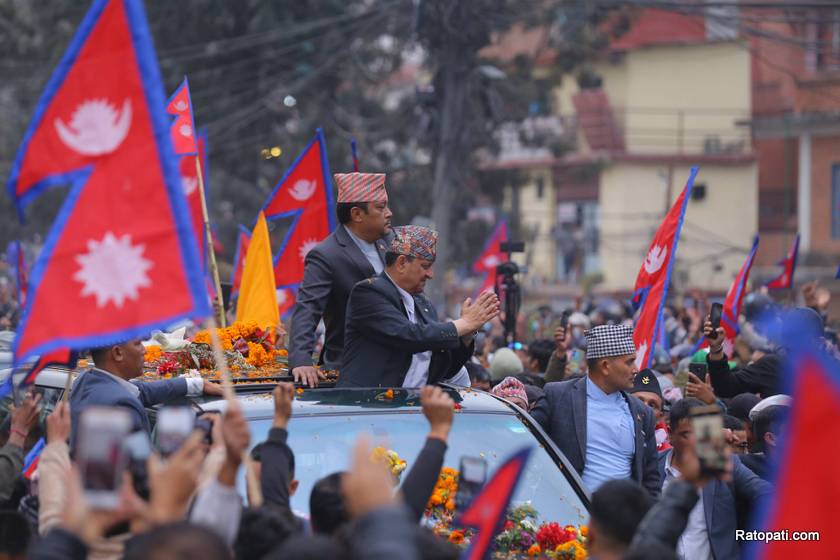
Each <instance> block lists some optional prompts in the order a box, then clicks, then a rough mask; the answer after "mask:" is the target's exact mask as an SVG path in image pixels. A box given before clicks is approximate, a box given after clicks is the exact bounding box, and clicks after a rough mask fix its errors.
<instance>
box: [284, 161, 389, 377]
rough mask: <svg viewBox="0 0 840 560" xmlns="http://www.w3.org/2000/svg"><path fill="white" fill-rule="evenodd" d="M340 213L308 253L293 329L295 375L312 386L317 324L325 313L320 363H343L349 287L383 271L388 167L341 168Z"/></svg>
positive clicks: (291, 345)
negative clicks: (332, 228)
mask: <svg viewBox="0 0 840 560" xmlns="http://www.w3.org/2000/svg"><path fill="white" fill-rule="evenodd" d="M335 183H336V185H337V187H338V204H337V205H336V214H337V215H338V221H339V223H340V225H339V226H338V227H337V228H336V229H335V231H334V232H333V233H331V234H330V235H329V236H328V237H327V238H326V239H324V240H323V241H321V243H319V244H318V245H317V246H315V247H314V248H313V249H312V250H310V251H309V252H308V253H307V254H306V260H305V262H304V272H303V282H301V284H300V289H299V290H298V293H297V300H296V303H295V308H294V311H293V312H292V324H291V329H290V331H291V332H290V334H289V368H290V369H291V370H292V375H293V376H294V378H295V381H297V382H302V383H304V384H306V385H309V386H314V385H315V384H317V382H318V380H319V378H321V375H320V372H319V371H318V370H317V369H316V368H315V363H316V362H315V360H314V359H313V353H314V351H315V338H316V337H315V330H316V329H317V328H318V322H319V321H320V320H321V319H323V320H324V326H325V327H326V333H325V335H324V348H323V350H322V351H321V356H320V357H319V359H318V362H317V363H320V364H323V368H324V369H336V368H338V367H339V365H340V364H341V354H342V350H343V348H344V316H345V310H346V307H347V299H348V298H349V297H350V290H352V289H353V286H354V285H356V283H357V282H359V281H361V280H364V279H365V278H370V277H371V276H374V275H376V274H379V273H380V272H382V270H383V269H384V267H385V249H386V245H385V241H383V238H385V237H386V236H387V235H388V234H389V232H390V230H391V211H390V210H389V209H388V193H387V192H386V191H385V174H384V173H338V174H336V175H335Z"/></svg>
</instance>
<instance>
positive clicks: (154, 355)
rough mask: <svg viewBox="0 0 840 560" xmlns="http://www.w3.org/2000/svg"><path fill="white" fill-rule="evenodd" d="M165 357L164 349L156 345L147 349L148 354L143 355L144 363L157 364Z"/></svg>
mask: <svg viewBox="0 0 840 560" xmlns="http://www.w3.org/2000/svg"><path fill="white" fill-rule="evenodd" d="M162 357H163V349H162V348H161V347H160V346H158V345H156V344H152V345H150V346H147V347H146V353H145V354H144V355H143V361H144V362H156V361H158V360H160V359H161V358H162Z"/></svg>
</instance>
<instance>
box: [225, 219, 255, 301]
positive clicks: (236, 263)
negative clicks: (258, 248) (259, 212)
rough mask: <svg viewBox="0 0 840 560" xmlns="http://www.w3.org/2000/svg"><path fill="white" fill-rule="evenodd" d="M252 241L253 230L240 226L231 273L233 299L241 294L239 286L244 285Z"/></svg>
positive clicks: (231, 295) (231, 294)
mask: <svg viewBox="0 0 840 560" xmlns="http://www.w3.org/2000/svg"><path fill="white" fill-rule="evenodd" d="M250 243H251V232H250V231H248V229H247V228H246V227H245V226H239V232H238V235H237V236H236V253H235V254H234V256H233V272H232V273H231V275H230V297H231V299H233V298H234V297H236V296H237V295H238V294H239V286H241V285H242V272H243V271H244V270H245V255H247V254H248V245H249V244H250Z"/></svg>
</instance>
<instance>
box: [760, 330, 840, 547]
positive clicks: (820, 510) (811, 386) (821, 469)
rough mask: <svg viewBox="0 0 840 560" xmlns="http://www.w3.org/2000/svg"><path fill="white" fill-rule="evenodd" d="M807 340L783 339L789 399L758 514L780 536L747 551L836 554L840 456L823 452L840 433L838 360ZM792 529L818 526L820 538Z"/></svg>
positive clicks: (764, 527) (764, 528) (810, 529)
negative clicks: (800, 536)
mask: <svg viewBox="0 0 840 560" xmlns="http://www.w3.org/2000/svg"><path fill="white" fill-rule="evenodd" d="M789 327H790V326H789ZM793 329H796V327H795V326H793ZM789 330H791V331H792V332H795V331H793V330H792V329H789ZM801 331H802V332H809V331H810V329H808V328H802V329H801ZM793 338H795V337H793ZM809 343H810V344H812V343H813V341H805V340H802V341H796V340H790V339H789V340H788V341H787V345H788V346H789V348H790V351H789V353H788V356H789V364H788V366H789V367H788V368H787V371H786V372H785V373H784V377H783V379H784V383H783V385H782V388H783V390H784V392H785V394H788V395H791V396H792V397H793V399H792V401H793V402H792V405H791V408H790V411H789V414H788V417H787V422H786V427H785V429H784V430H783V432H782V434H781V437H780V438H778V441H780V442H781V445H780V446H779V447H778V448H777V452H776V453H774V457H773V459H774V460H777V463H775V464H774V463H771V467H770V469H771V473H772V474H773V476H772V478H773V481H774V489H775V491H774V492H773V493H772V494H770V495H769V497H768V501H767V503H766V504H764V507H762V508H760V509H761V512H760V515H759V523H758V527H759V528H760V529H761V530H762V531H765V532H769V533H770V534H771V535H775V536H776V538H778V537H779V536H781V537H782V540H773V541H771V542H767V543H766V544H757V545H754V546H753V547H752V548H751V549H750V550H749V552H750V554H749V557H753V558H762V559H765V560H776V559H780V560H781V559H787V558H793V557H803V558H834V557H836V556H837V551H838V550H840V533H838V531H836V530H835V527H834V518H835V516H836V511H837V503H838V501H840V479H838V477H837V469H838V461H837V460H836V459H833V458H832V457H834V455H833V454H831V453H829V454H825V453H824V452H823V451H824V450H826V449H833V447H834V445H835V444H836V442H837V441H838V439H840V364H838V362H837V361H836V360H835V359H834V358H833V357H829V356H827V355H826V354H825V353H824V352H823V351H821V350H817V349H815V348H813V347H809V346H808V344H809ZM794 532H816V533H817V534H818V535H819V540H817V541H811V542H806V541H805V540H802V539H796V540H794V537H793V533H794Z"/></svg>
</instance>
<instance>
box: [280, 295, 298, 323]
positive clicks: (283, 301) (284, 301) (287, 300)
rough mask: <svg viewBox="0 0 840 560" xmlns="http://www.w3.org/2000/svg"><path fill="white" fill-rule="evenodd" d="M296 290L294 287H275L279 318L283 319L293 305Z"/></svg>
mask: <svg viewBox="0 0 840 560" xmlns="http://www.w3.org/2000/svg"><path fill="white" fill-rule="evenodd" d="M296 297H297V290H296V289H294V288H277V307H279V308H280V318H281V319H285V318H286V317H287V316H288V315H289V313H290V312H291V311H292V309H294V307H295V298H296Z"/></svg>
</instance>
